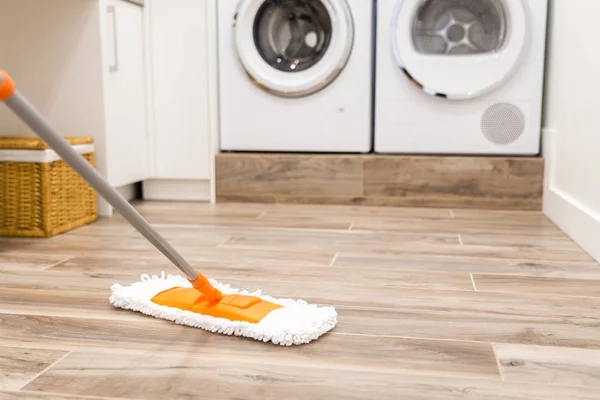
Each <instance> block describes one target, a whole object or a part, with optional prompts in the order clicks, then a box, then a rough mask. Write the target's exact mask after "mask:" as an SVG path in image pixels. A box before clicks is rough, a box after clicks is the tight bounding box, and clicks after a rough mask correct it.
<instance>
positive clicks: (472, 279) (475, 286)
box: [469, 273, 477, 292]
mask: <svg viewBox="0 0 600 400" xmlns="http://www.w3.org/2000/svg"><path fill="white" fill-rule="evenodd" d="M469 276H470V277H471V283H472V284H473V290H474V291H476V292H477V285H475V278H474V277H473V274H472V273H470V274H469Z"/></svg>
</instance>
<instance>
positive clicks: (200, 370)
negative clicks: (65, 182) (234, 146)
mask: <svg viewBox="0 0 600 400" xmlns="http://www.w3.org/2000/svg"><path fill="white" fill-rule="evenodd" d="M136 205H137V207H138V209H139V210H140V211H141V212H142V213H143V214H144V215H145V216H146V217H147V218H148V219H149V220H150V221H151V222H152V223H153V224H155V226H156V227H157V228H158V229H159V231H160V232H162V233H163V234H164V236H165V237H167V238H168V239H169V240H170V241H171V242H172V243H173V244H174V245H175V247H176V248H178V249H179V250H180V251H181V252H182V253H183V255H184V256H185V257H187V258H188V259H189V261H191V262H192V263H193V265H194V266H195V267H197V268H199V269H201V270H202V271H203V272H205V273H206V274H207V275H209V276H210V277H213V278H216V279H218V280H220V281H224V282H227V283H230V284H231V285H232V286H236V287H244V288H248V289H262V290H263V291H264V292H265V293H267V294H270V295H273V296H276V297H293V298H302V299H305V300H307V301H310V302H313V303H319V304H328V305H334V306H336V307H337V309H338V312H339V324H338V325H337V327H336V328H335V329H334V330H333V331H332V332H330V333H329V334H327V335H325V336H323V337H322V338H321V339H319V340H318V341H316V342H314V343H311V344H309V345H305V346H298V347H292V348H284V347H279V346H275V345H272V344H265V343H259V342H255V341H251V340H247V339H242V338H237V337H229V336H220V335H217V334H211V333H207V332H204V331H202V330H199V329H194V328H189V327H184V326H179V325H175V324H173V323H170V322H167V321H163V320H158V319H154V318H151V317H147V316H144V315H141V314H137V313H134V312H130V311H123V310H117V309H114V308H112V307H111V306H110V304H109V302H108V296H109V293H110V286H111V285H112V284H113V283H121V284H128V283H130V282H133V281H135V280H138V279H139V277H140V275H141V274H143V273H151V274H160V273H161V271H165V272H166V273H173V274H174V273H177V272H178V271H177V270H176V269H175V268H174V267H172V266H171V265H170V264H169V263H168V262H167V261H166V260H165V259H164V258H163V257H162V256H161V255H160V254H159V253H158V252H157V251H156V250H154V249H153V248H152V247H151V245H149V244H148V243H146V242H145V241H144V239H143V238H142V237H141V236H140V235H138V234H137V233H136V232H135V231H134V230H133V229H132V228H131V227H130V226H129V225H127V224H126V223H125V222H124V220H123V219H122V218H120V217H114V218H111V219H102V220H100V221H98V222H97V223H94V224H92V225H89V226H86V227H83V228H81V229H78V230H75V231H73V232H70V233H67V234H64V235H61V236H58V237H54V238H51V239H16V238H3V239H0V273H1V275H0V399H13V398H14V399H38V398H39V399H57V400H58V399H70V398H77V399H87V398H89V399H99V398H102V399H182V398H185V399H192V398H203V397H206V398H210V399H250V400H254V399H261V400H263V399H292V398H294V399H357V400H358V399H367V398H370V399H378V400H381V399H394V400H397V399H423V400H425V399H426V400H435V399H440V400H442V399H443V400H448V399H486V400H490V399H511V400H516V399H540V400H541V399H544V400H553V399H555V400H559V399H560V400H565V399H569V400H577V399H598V393H599V390H600V266H599V265H598V264H597V263H595V262H594V261H593V260H592V259H591V258H590V257H589V256H588V255H587V254H586V253H585V252H584V251H582V250H581V249H580V248H579V247H578V246H577V245H575V244H574V243H573V242H572V241H571V240H569V239H568V238H567V237H566V236H565V235H564V234H563V233H561V231H559V230H558V229H557V228H556V227H555V226H553V224H552V223H551V222H550V221H548V220H547V219H546V218H545V217H544V216H543V215H542V214H541V213H538V212H525V211H522V212H499V211H477V210H456V209H455V210H451V209H418V208H379V207H353V206H318V205H314V206H312V205H311V206H309V205H278V204H273V205H268V204H241V205H240V204H222V205H218V206H210V205H203V204H184V203H160V202H140V203H137V204H136Z"/></svg>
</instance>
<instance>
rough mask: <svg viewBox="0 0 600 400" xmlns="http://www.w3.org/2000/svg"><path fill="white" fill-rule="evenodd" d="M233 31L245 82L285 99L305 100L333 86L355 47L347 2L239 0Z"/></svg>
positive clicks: (331, 0)
mask: <svg viewBox="0 0 600 400" xmlns="http://www.w3.org/2000/svg"><path fill="white" fill-rule="evenodd" d="M234 26H235V35H234V37H235V46H236V49H237V52H238V56H239V59H240V61H241V63H242V65H243V67H244V68H245V70H246V72H247V73H248V75H249V77H250V78H251V79H252V80H253V81H254V82H255V83H256V84H257V85H258V86H260V87H261V88H263V89H265V90H267V91H269V92H271V93H274V94H277V95H280V96H285V97H300V96H306V95H309V94H312V93H315V92H317V91H319V90H321V89H323V88H324V87H326V86H327V85H329V84H330V83H331V82H333V81H334V80H335V79H336V78H337V76H338V75H339V74H340V72H341V71H342V70H343V68H344V67H345V66H346V63H347V62H348V59H349V57H350V53H351V51H352V46H353V42H354V25H353V20H352V14H351V11H350V8H349V6H348V4H347V3H346V0H312V1H306V0H241V2H240V3H239V6H238V10H237V13H236V21H235V25H234Z"/></svg>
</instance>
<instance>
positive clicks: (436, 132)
mask: <svg viewBox="0 0 600 400" xmlns="http://www.w3.org/2000/svg"><path fill="white" fill-rule="evenodd" d="M547 8H548V0H378V8H377V19H378V23H377V67H376V82H377V83H376V96H375V105H376V106H375V110H376V111H375V151H376V152H379V153H425V154H427V153H429V154H431V153H434V154H435V153H455V154H491V155H494V154H505V155H510V154H514V155H519V154H521V155H527V154H529V155H534V154H538V153H539V149H540V132H541V112H542V91H543V75H544V56H545V40H546V18H547Z"/></svg>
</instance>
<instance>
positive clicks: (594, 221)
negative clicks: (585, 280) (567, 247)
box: [543, 188, 600, 262]
mask: <svg viewBox="0 0 600 400" xmlns="http://www.w3.org/2000/svg"><path fill="white" fill-rule="evenodd" d="M543 209H544V213H545V214H546V216H547V217H548V218H549V219H550V220H551V221H552V222H553V223H554V224H556V226H558V228H559V229H561V230H562V231H563V232H565V234H566V235H567V236H569V237H570V238H571V239H572V240H573V241H575V242H576V243H577V244H578V245H579V246H581V248H582V249H584V250H585V251H587V252H588V253H589V254H590V255H591V256H592V257H594V258H595V259H596V260H597V261H598V262H600V216H599V215H595V214H594V213H593V212H592V211H591V210H588V209H587V208H586V207H585V206H584V205H582V204H580V203H579V202H578V201H577V200H575V199H573V198H571V197H570V196H569V195H567V194H566V193H563V192H562V191H560V190H558V189H555V188H547V189H546V191H545V192H544V206H543Z"/></svg>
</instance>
